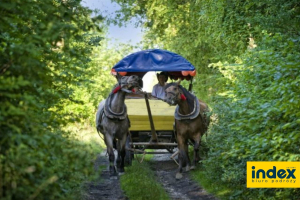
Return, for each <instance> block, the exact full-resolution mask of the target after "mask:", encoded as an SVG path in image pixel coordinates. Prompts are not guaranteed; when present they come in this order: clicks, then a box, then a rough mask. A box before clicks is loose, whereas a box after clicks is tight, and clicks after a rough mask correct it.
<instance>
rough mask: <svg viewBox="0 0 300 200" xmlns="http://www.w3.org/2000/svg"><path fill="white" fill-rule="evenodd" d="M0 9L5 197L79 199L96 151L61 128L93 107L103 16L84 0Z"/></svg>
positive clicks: (0, 169) (28, 1) (0, 159)
mask: <svg viewBox="0 0 300 200" xmlns="http://www.w3.org/2000/svg"><path fill="white" fill-rule="evenodd" d="M0 13H1V19H0V21H1V23H0V44H1V45H0V133H1V134H0V155H1V156H0V199H7V200H9V199H76V198H78V195H77V194H78V192H79V191H78V189H79V186H80V184H81V182H82V181H83V180H86V179H87V178H88V177H91V175H92V173H93V167H91V166H92V160H93V158H94V156H95V155H94V151H93V149H92V148H91V147H90V145H89V144H87V143H85V142H82V141H80V139H81V138H79V137H77V136H74V134H73V133H71V132H68V131H63V126H65V125H67V124H69V123H70V122H72V123H73V122H75V121H79V119H80V118H87V117H89V115H91V114H93V113H94V112H95V107H96V106H97V104H96V103H95V102H93V103H92V104H90V103H88V102H89V99H88V98H94V96H87V95H86V94H90V91H92V90H93V88H92V87H93V85H92V83H91V82H92V80H90V79H89V78H90V77H91V75H93V76H94V75H95V71H96V66H95V65H96V63H91V62H90V61H91V59H92V58H93V57H92V56H91V54H92V52H93V48H95V47H96V46H99V45H100V41H101V40H102V37H100V35H101V34H103V33H101V30H100V29H99V23H101V17H95V18H92V19H91V18H90V14H91V10H89V9H87V8H84V7H82V6H81V5H80V1H79V0H64V1H60V0H55V1H53V0H45V1H34V0H24V1H23V0H22V1H19V0H15V1H6V0H3V1H1V3H0ZM101 70H104V69H103V68H100V70H97V72H98V73H99V74H100V73H101ZM105 70H106V69H105ZM95 78H96V77H95V76H94V79H95ZM108 85H109V84H108ZM99 92H103V93H105V92H107V90H105V89H103V90H99ZM104 95H105V94H103V96H104ZM101 98H102V97H101ZM80 103H81V105H80ZM84 103H86V105H83V104H84ZM89 112H90V113H89Z"/></svg>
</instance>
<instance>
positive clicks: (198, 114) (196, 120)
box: [165, 81, 209, 179]
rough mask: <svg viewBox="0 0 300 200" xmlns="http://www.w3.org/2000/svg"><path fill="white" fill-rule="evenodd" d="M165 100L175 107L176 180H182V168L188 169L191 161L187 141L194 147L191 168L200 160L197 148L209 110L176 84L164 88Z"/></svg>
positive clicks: (206, 122)
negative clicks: (177, 150) (177, 157)
mask: <svg viewBox="0 0 300 200" xmlns="http://www.w3.org/2000/svg"><path fill="white" fill-rule="evenodd" d="M165 92H166V99H165V101H166V102H167V103H168V104H170V105H177V108H176V110H175V129H176V132H177V143H178V149H179V169H178V172H177V174H176V179H180V178H182V167H184V166H186V169H187V171H188V170H189V169H190V166H191V161H190V158H189V155H188V141H189V140H190V141H191V142H192V143H193V145H194V160H193V163H192V168H191V169H193V168H195V166H196V164H197V163H198V162H199V160H200V156H199V147H200V142H201V137H202V135H204V133H205V132H206V131H207V128H208V125H209V117H207V115H206V112H208V111H209V108H208V106H207V104H206V103H204V102H203V101H201V100H199V99H197V97H196V96H194V95H193V94H191V93H190V92H189V91H187V90H186V89H185V88H184V87H182V86H181V85H180V81H179V82H177V83H169V84H168V85H166V86H165Z"/></svg>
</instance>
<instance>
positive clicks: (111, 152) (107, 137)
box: [104, 134, 117, 176]
mask: <svg viewBox="0 0 300 200" xmlns="http://www.w3.org/2000/svg"><path fill="white" fill-rule="evenodd" d="M104 140H105V144H106V147H107V153H108V156H109V174H110V176H116V175H117V172H116V168H115V154H114V149H113V139H112V137H111V135H109V134H106V135H105V137H104Z"/></svg>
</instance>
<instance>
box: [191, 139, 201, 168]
mask: <svg viewBox="0 0 300 200" xmlns="http://www.w3.org/2000/svg"><path fill="white" fill-rule="evenodd" d="M199 135H200V136H199V137H197V138H195V143H194V160H193V166H192V169H195V168H196V165H197V163H198V162H199V161H200V155H199V148H200V142H201V134H199Z"/></svg>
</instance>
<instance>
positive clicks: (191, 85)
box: [189, 77, 193, 92]
mask: <svg viewBox="0 0 300 200" xmlns="http://www.w3.org/2000/svg"><path fill="white" fill-rule="evenodd" d="M192 89H193V77H191V82H190V85H189V92H191V91H192Z"/></svg>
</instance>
